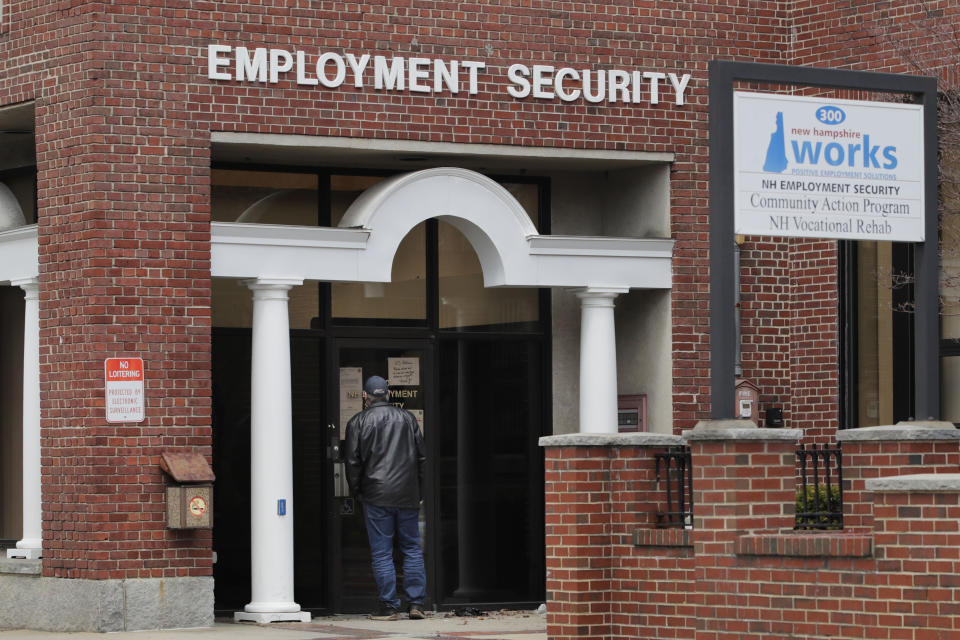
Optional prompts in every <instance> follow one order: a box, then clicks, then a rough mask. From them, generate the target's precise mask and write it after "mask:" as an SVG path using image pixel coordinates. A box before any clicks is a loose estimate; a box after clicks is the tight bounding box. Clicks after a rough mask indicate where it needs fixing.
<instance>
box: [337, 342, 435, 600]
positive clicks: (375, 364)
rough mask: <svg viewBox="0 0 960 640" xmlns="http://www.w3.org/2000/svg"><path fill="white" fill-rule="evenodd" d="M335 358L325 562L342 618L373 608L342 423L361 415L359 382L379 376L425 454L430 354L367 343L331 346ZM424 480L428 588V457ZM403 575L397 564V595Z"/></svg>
mask: <svg viewBox="0 0 960 640" xmlns="http://www.w3.org/2000/svg"><path fill="white" fill-rule="evenodd" d="M334 354H335V357H334V358H331V362H332V366H333V369H334V370H333V371H331V372H330V378H329V379H330V380H331V382H332V384H330V385H329V389H330V390H331V392H332V394H331V395H332V397H330V398H329V399H328V407H329V408H330V409H329V411H328V413H329V416H330V422H329V425H328V427H327V436H328V441H329V443H330V444H329V447H328V450H327V454H328V457H329V459H330V462H331V464H330V465H329V469H330V478H329V481H330V486H331V488H332V499H331V501H330V505H331V509H330V513H329V514H328V526H329V531H328V540H329V554H328V558H329V559H330V562H329V568H330V574H329V575H330V580H331V583H330V588H329V593H330V594H331V595H332V597H333V598H334V600H335V601H334V602H333V603H332V604H333V607H334V610H336V611H340V612H343V613H357V612H367V611H370V610H372V609H373V607H375V605H376V602H377V587H376V583H375V582H374V579H373V572H372V570H371V568H370V549H369V546H368V543H367V532H366V529H365V526H364V521H363V513H362V505H361V504H360V503H359V502H358V501H357V500H356V499H355V498H354V497H353V496H351V495H350V493H349V490H348V488H347V486H346V477H345V475H344V464H343V445H344V439H345V438H346V427H347V421H349V420H350V418H351V417H352V416H353V415H355V414H356V413H358V412H359V411H361V410H363V382H364V380H366V379H367V378H368V377H370V376H373V375H378V376H381V377H383V378H385V379H386V380H387V382H388V384H389V386H390V402H391V403H392V404H395V405H397V406H399V407H402V408H403V409H406V410H408V411H410V412H411V413H413V415H414V416H416V418H417V420H418V421H419V422H420V427H421V429H423V431H424V437H425V439H426V442H427V451H428V452H429V451H430V445H429V443H430V442H431V440H432V438H433V436H432V434H431V430H430V426H431V421H430V420H431V416H432V413H433V412H432V408H431V405H430V403H431V402H432V397H431V395H432V394H431V390H432V388H433V386H432V366H433V363H432V349H431V347H430V343H429V342H427V341H425V340H411V341H400V340H368V339H339V340H335V341H334ZM427 465H428V468H427V472H426V474H425V481H424V483H425V486H424V505H425V506H424V507H423V508H422V509H421V514H420V519H421V527H420V531H421V541H420V542H421V545H422V546H423V548H424V553H425V557H424V559H425V561H426V563H427V570H428V576H427V581H428V584H430V583H431V580H430V573H431V572H430V555H431V554H429V553H428V549H429V546H428V540H427V539H426V537H427V534H426V531H427V527H426V523H427V522H428V521H429V519H430V517H431V515H432V514H431V513H430V511H431V510H430V508H429V505H430V504H431V503H432V483H431V482H430V481H429V479H430V477H431V461H430V456H429V454H428V456H427ZM401 574H402V570H401V566H400V564H399V563H398V566H397V583H398V589H399V587H400V584H401V583H402V578H401Z"/></svg>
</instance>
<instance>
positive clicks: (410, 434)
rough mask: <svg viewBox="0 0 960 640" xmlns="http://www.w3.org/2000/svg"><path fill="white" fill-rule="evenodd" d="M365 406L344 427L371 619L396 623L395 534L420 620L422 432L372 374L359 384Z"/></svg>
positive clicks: (423, 585)
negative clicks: (371, 590)
mask: <svg viewBox="0 0 960 640" xmlns="http://www.w3.org/2000/svg"><path fill="white" fill-rule="evenodd" d="M363 397H364V399H365V400H366V401H367V402H368V403H369V404H368V406H367V408H366V409H364V410H363V411H361V412H360V413H358V414H357V415H355V416H353V417H352V418H350V421H349V422H348V423H347V452H346V460H347V482H348V483H349V485H350V493H351V494H353V495H354V496H355V497H356V498H357V499H359V500H360V501H361V502H362V503H363V518H364V521H365V522H366V525H367V537H368V538H369V540H370V557H371V562H372V564H373V576H374V578H375V579H376V581H377V590H378V592H379V600H380V605H379V607H378V608H377V610H376V611H375V612H374V613H373V614H371V616H370V617H371V618H373V619H374V620H396V619H397V618H398V617H399V611H400V598H399V597H398V596H397V576H396V571H395V570H394V566H393V539H394V535H396V537H397V541H398V543H399V546H400V551H401V553H402V554H403V590H404V591H405V592H406V596H407V607H408V609H407V612H408V614H409V616H410V618H412V619H421V618H423V601H424V598H425V597H426V591H427V576H426V571H425V570H424V567H423V551H422V550H421V549H420V529H419V527H418V519H419V515H420V500H421V495H422V494H421V491H422V489H423V473H424V465H425V463H426V460H427V457H426V454H425V453H424V447H423V434H422V433H420V426H419V425H418V424H417V419H416V418H415V417H414V416H413V414H412V413H410V412H409V411H406V410H404V409H401V408H399V407H395V406H393V405H392V404H390V403H389V402H387V400H389V398H390V392H389V390H388V389H387V383H386V381H385V380H384V379H383V378H381V377H380V376H372V377H370V378H368V379H367V381H366V382H365V383H364V385H363Z"/></svg>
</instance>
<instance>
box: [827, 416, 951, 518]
mask: <svg viewBox="0 0 960 640" xmlns="http://www.w3.org/2000/svg"><path fill="white" fill-rule="evenodd" d="M837 441H838V442H840V443H841V445H842V446H843V528H844V530H845V531H854V532H868V531H872V530H873V526H874V523H873V517H874V516H873V497H872V496H871V494H870V491H869V490H867V489H866V482H867V481H868V480H870V479H875V478H887V477H890V476H896V475H900V474H902V473H905V472H910V473H956V472H958V471H960V430H957V429H956V428H955V427H954V426H953V423H950V422H936V421H929V422H927V421H917V422H900V423H898V424H896V425H887V426H881V427H863V428H861V429H845V430H842V431H839V432H837Z"/></svg>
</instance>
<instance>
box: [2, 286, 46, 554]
mask: <svg viewBox="0 0 960 640" xmlns="http://www.w3.org/2000/svg"><path fill="white" fill-rule="evenodd" d="M12 284H13V285H14V286H15V287H20V288H21V289H23V290H24V292H25V293H26V296H25V300H26V304H25V306H24V312H23V539H22V540H20V541H19V542H17V547H16V549H7V557H8V558H39V557H40V556H41V555H42V546H43V528H42V526H43V525H42V522H43V520H42V517H41V509H40V506H41V505H40V283H39V281H38V280H37V278H29V279H27V280H15V281H13V283H12Z"/></svg>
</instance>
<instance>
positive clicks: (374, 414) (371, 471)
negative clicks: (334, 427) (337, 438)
mask: <svg viewBox="0 0 960 640" xmlns="http://www.w3.org/2000/svg"><path fill="white" fill-rule="evenodd" d="M346 461H347V483H348V484H349V485H350V493H352V494H353V495H354V496H356V497H358V498H360V499H361V500H363V501H364V502H367V503H369V504H372V505H376V506H378V507H403V508H411V509H417V508H419V506H420V497H421V490H422V488H423V472H424V465H425V464H426V461H427V456H426V453H425V452H424V447H423V434H421V433H420V426H419V425H418V424H417V419H416V418H414V417H413V414H412V413H410V412H409V411H406V410H404V409H400V408H399V407H395V406H393V405H392V404H389V403H387V402H377V403H374V404H372V405H370V406H369V407H368V408H367V409H365V410H363V411H361V412H360V413H358V414H357V415H355V416H353V417H352V418H350V422H348V423H347V451H346Z"/></svg>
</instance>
